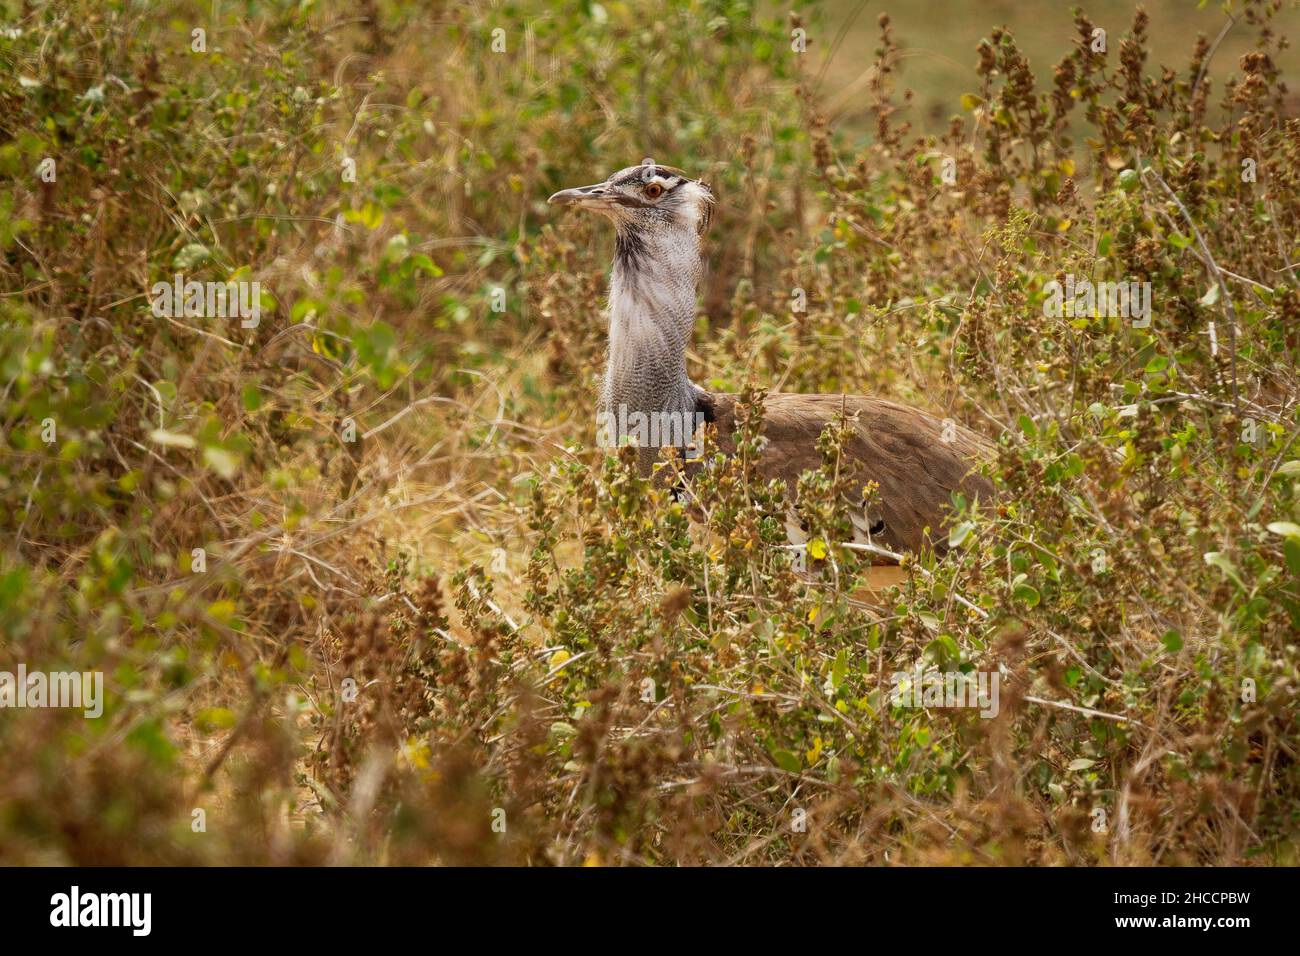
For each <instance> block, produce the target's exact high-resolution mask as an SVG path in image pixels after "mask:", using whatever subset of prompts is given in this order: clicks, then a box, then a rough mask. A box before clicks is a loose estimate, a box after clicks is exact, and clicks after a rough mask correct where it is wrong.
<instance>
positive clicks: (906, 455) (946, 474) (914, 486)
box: [701, 393, 995, 552]
mask: <svg viewBox="0 0 1300 956" xmlns="http://www.w3.org/2000/svg"><path fill="white" fill-rule="evenodd" d="M736 401H737V396H735V395H728V394H711V395H706V396H704V397H703V399H702V402H701V404H702V406H703V409H704V412H705V416H706V418H708V417H710V413H711V419H712V421H713V422H714V424H715V425H716V426H717V430H718V446H719V450H721V451H722V452H723V453H725V454H732V453H734V451H735V442H734V441H733V439H732V432H733V431H734V430H735V406H736ZM841 408H843V409H844V410H845V412H846V413H847V414H848V415H849V416H850V417H852V416H853V415H854V413H855V412H856V413H857V423H856V430H855V434H854V435H853V436H852V438H850V440H849V443H848V445H847V446H846V453H847V455H848V456H849V457H851V458H852V460H853V461H854V462H856V463H857V465H858V471H857V476H858V478H859V479H860V480H861V481H862V483H863V484H865V483H866V482H867V481H874V482H875V483H876V484H877V485H878V486H879V492H878V494H877V497H876V499H875V502H874V503H873V505H872V509H871V510H872V513H871V514H860V513H854V514H853V515H852V517H853V523H854V526H855V527H856V528H857V529H858V532H859V535H858V536H855V537H859V538H860V540H866V541H871V542H872V543H875V544H877V545H880V546H883V547H885V548H888V549H890V550H892V551H920V550H921V549H922V547H924V546H926V545H928V546H929V547H930V548H932V549H934V550H936V551H938V552H942V551H944V550H946V547H947V537H946V535H943V534H940V533H939V532H940V531H941V530H942V529H943V527H944V524H945V521H946V519H947V516H948V512H949V510H950V508H951V499H950V495H951V494H952V492H953V491H958V490H960V491H962V492H963V493H965V495H966V496H967V497H968V498H983V499H986V500H992V498H993V497H994V494H995V493H994V487H993V483H992V482H991V481H989V480H988V479H987V478H985V477H984V476H983V475H980V474H977V473H975V472H974V471H973V469H974V468H975V466H976V465H977V464H978V463H979V461H980V460H981V459H985V458H988V457H989V456H990V455H991V453H992V447H993V446H992V445H991V444H990V443H989V442H988V441H987V440H986V439H984V438H983V437H981V436H979V435H977V434H975V433H974V432H972V431H970V430H969V429H967V428H964V427H962V426H961V425H958V424H956V423H953V422H945V421H944V420H943V419H939V418H935V417H934V416H932V415H928V414H926V413H925V412H922V411H919V410H917V409H915V408H909V407H907V406H906V405H898V404H896V403H894V402H889V401H885V400H884V399H879V398H868V397H866V396H861V395H849V396H841V395H785V394H779V393H778V394H772V395H768V396H767V398H766V400H765V402H764V404H763V437H764V438H765V439H767V445H766V446H765V447H764V450H763V455H762V458H761V459H760V461H759V463H758V469H759V473H760V474H762V475H763V476H764V477H765V478H769V479H770V478H781V479H783V480H784V481H785V483H786V487H787V488H788V489H790V491H791V492H792V493H793V491H794V489H795V488H796V487H797V483H798V479H799V475H800V474H801V473H802V472H804V471H807V470H810V469H815V468H817V467H818V466H819V465H820V464H821V456H820V454H819V453H818V451H817V437H818V436H819V435H820V434H821V433H822V430H823V429H824V428H825V427H826V426H827V425H828V424H829V423H831V422H832V421H833V420H834V419H835V416H836V415H837V414H839V412H840V409H841ZM945 438H946V439H948V440H946V441H945ZM860 504H861V503H860V502H855V505H858V506H859V508H860ZM882 524H883V527H881V525H882ZM927 529H928V530H927Z"/></svg>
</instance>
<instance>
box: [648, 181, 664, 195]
mask: <svg viewBox="0 0 1300 956" xmlns="http://www.w3.org/2000/svg"><path fill="white" fill-rule="evenodd" d="M645 194H646V198H647V199H658V198H659V197H660V196H662V195H663V194H664V187H663V186H660V185H659V184H658V183H646V187H645Z"/></svg>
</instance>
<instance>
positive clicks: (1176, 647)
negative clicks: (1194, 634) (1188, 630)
mask: <svg viewBox="0 0 1300 956" xmlns="http://www.w3.org/2000/svg"><path fill="white" fill-rule="evenodd" d="M1160 643H1161V644H1163V645H1164V646H1165V650H1167V651H1168V652H1169V653H1170V654H1174V653H1177V652H1178V651H1181V650H1182V649H1183V636H1182V635H1181V634H1179V633H1178V632H1177V631H1172V630H1170V631H1165V633H1164V636H1163V637H1161V638H1160Z"/></svg>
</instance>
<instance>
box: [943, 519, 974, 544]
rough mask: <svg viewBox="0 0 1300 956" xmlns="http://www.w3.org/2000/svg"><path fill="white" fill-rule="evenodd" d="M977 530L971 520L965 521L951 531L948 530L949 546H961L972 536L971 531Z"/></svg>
mask: <svg viewBox="0 0 1300 956" xmlns="http://www.w3.org/2000/svg"><path fill="white" fill-rule="evenodd" d="M974 530H975V525H974V524H972V523H971V522H969V521H963V522H962V523H961V524H959V525H957V526H956V527H955V528H953V529H952V530H951V531H949V532H948V547H950V548H959V547H961V544H962V542H963V541H965V540H966V539H967V538H968V537H970V533H971V532H972V531H974Z"/></svg>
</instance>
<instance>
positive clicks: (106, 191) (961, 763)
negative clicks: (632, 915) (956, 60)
mask: <svg viewBox="0 0 1300 956" xmlns="http://www.w3.org/2000/svg"><path fill="white" fill-rule="evenodd" d="M1111 6H1113V5H1111ZM219 9H220V19H219V20H215V21H214V20H212V19H210V18H211V16H212V12H211V11H212V5H211V4H208V3H198V2H194V3H189V2H162V3H149V4H146V3H136V2H127V0H102V2H101V0H59V2H41V0H24V2H19V0H0V20H3V26H4V27H5V29H4V32H3V33H2V34H0V174H2V175H3V176H4V177H5V189H4V190H3V191H0V443H2V444H0V529H2V533H0V634H2V640H0V671H16V669H17V667H18V666H19V664H23V665H25V667H26V668H27V669H28V670H29V671H35V670H43V671H68V670H80V671H101V672H103V674H104V675H105V701H104V713H103V715H102V716H101V717H99V718H96V719H87V718H85V717H84V716H83V714H82V713H81V711H79V710H72V709H57V708H45V709H13V708H5V709H3V710H0V766H2V767H3V768H4V773H3V774H0V861H2V862H7V863H38V862H55V863H58V862H72V863H84V864H139V863H324V862H337V863H395V864H397V863H400V864H424V863H526V864H549V863H554V864H578V863H592V864H605V865H619V864H641V863H648V864H678V863H706V862H708V863H723V862H744V863H748V864H811V863H828V862H835V863H947V864H953V863H977V864H985V863H1035V864H1089V863H1110V862H1114V863H1159V864H1193V863H1202V864H1206V863H1212V864H1237V863H1243V862H1259V863H1264V864H1292V865H1293V864H1295V863H1296V862H1298V860H1297V858H1298V857H1300V826H1298V825H1300V767H1298V766H1297V762H1296V748H1297V746H1300V742H1298V740H1297V737H1298V736H1300V735H1298V734H1297V717H1296V695H1297V678H1298V675H1297V667H1298V666H1300V652H1298V651H1297V646H1296V633H1297V629H1298V625H1300V443H1298V442H1297V436H1298V435H1300V414H1298V413H1297V408H1298V407H1300V406H1298V398H1297V396H1298V388H1297V386H1298V385H1300V376H1298V375H1297V362H1298V360H1300V279H1298V278H1297V269H1300V120H1297V119H1296V118H1295V116H1294V109H1293V108H1292V107H1291V106H1290V105H1289V102H1288V99H1287V97H1288V95H1289V94H1287V93H1286V91H1285V87H1284V85H1283V83H1282V77H1281V74H1280V70H1279V64H1280V63H1281V62H1283V61H1282V59H1281V57H1283V56H1286V55H1289V54H1287V53H1285V52H1284V47H1283V40H1282V38H1281V37H1280V35H1279V31H1278V29H1277V25H1278V21H1279V20H1280V19H1281V15H1285V13H1289V12H1290V11H1292V10H1294V6H1291V7H1288V8H1287V10H1286V11H1282V6H1281V4H1280V3H1276V2H1247V3H1245V4H1244V5H1243V4H1241V3H1239V2H1234V3H1233V4H1232V5H1231V7H1230V10H1231V15H1232V16H1233V17H1235V18H1237V19H1238V21H1239V22H1238V23H1237V24H1236V26H1235V27H1234V28H1233V31H1232V34H1231V44H1234V45H1236V47H1235V50H1236V52H1235V53H1234V55H1233V57H1232V59H1231V60H1229V61H1225V59H1224V58H1225V57H1226V56H1227V53H1226V50H1227V47H1224V48H1223V49H1217V48H1216V47H1215V44H1214V41H1215V35H1214V34H1212V33H1211V34H1210V35H1207V36H1203V37H1202V38H1201V39H1199V40H1197V39H1196V38H1195V37H1194V36H1191V35H1187V36H1185V46H1186V50H1185V53H1184V54H1183V60H1182V62H1181V63H1180V64H1179V65H1178V66H1177V67H1175V68H1171V69H1168V70H1165V69H1163V68H1161V67H1159V66H1157V65H1155V64H1153V63H1151V62H1148V60H1147V49H1148V37H1147V33H1148V25H1147V20H1146V17H1145V14H1143V13H1141V12H1137V13H1135V14H1131V15H1130V16H1129V17H1128V21H1127V22H1126V23H1125V24H1122V25H1121V24H1117V23H1109V24H1108V44H1107V50H1106V51H1105V52H1100V51H1095V50H1094V49H1093V48H1092V46H1093V42H1092V37H1093V29H1094V24H1093V23H1092V22H1091V21H1090V20H1089V19H1088V18H1087V15H1086V14H1084V13H1082V12H1080V13H1077V14H1075V15H1074V19H1073V26H1071V27H1070V29H1069V31H1068V34H1069V37H1071V38H1072V39H1068V38H1067V39H1063V40H1062V42H1061V44H1060V46H1059V47H1058V48H1056V49H1054V50H1053V58H1052V59H1050V60H1044V61H1041V62H1040V61H1039V60H1038V59H1034V60H1033V61H1032V62H1031V61H1030V60H1029V59H1028V58H1026V56H1025V54H1024V53H1023V52H1022V51H1021V48H1020V47H1019V46H1018V45H1017V40H1016V37H1015V35H1014V25H1013V29H1003V28H999V27H996V25H995V23H994V22H989V23H987V25H986V26H987V32H986V33H985V34H984V39H983V40H982V41H981V42H980V43H979V45H978V48H977V49H972V50H970V51H969V54H968V56H967V57H966V60H965V61H963V62H966V61H969V63H970V64H971V68H970V70H969V73H968V76H967V81H968V82H967V83H966V85H965V87H964V88H963V89H961V90H960V92H958V93H957V94H955V96H954V99H953V101H952V102H951V103H950V104H949V107H948V109H947V111H946V114H945V115H951V116H953V117H954V118H953V119H952V120H951V122H950V123H947V124H945V125H943V126H942V127H940V128H938V131H937V132H936V133H934V134H933V135H927V136H924V137H923V138H918V133H917V130H921V129H930V128H934V127H933V124H932V123H930V122H928V121H927V120H926V118H925V117H924V116H920V117H917V116H913V115H912V114H913V113H914V112H916V111H915V110H909V108H908V106H907V103H908V97H907V95H906V93H905V91H904V89H903V86H904V83H903V78H905V76H906V74H904V76H903V77H900V74H899V66H900V62H901V60H900V57H899V52H898V46H897V43H896V40H895V37H894V34H895V32H897V31H896V28H895V27H893V26H891V25H890V24H889V23H888V21H887V20H885V21H878V20H876V11H875V10H874V9H873V10H872V11H870V13H869V14H866V15H865V16H868V17H870V19H869V20H865V21H862V22H861V23H858V25H857V26H855V27H854V28H853V32H850V34H848V35H849V36H851V37H853V38H854V39H852V40H849V41H846V44H847V45H846V44H841V46H840V50H839V52H838V53H837V55H836V63H839V62H840V60H842V59H846V58H847V59H848V60H849V61H850V62H852V63H856V64H857V71H856V72H858V73H862V72H863V71H866V72H865V77H864V80H863V82H862V84H861V85H860V87H858V88H857V90H856V91H855V92H854V94H853V96H854V97H855V100H854V107H853V109H852V110H849V111H846V110H844V109H843V108H842V105H841V106H840V107H837V108H835V109H831V108H829V107H828V104H827V100H828V98H830V97H831V96H833V94H834V93H835V87H834V84H827V83H824V82H820V83H819V82H818V75H819V72H820V69H821V62H822V61H821V59H820V56H821V51H826V50H829V49H830V48H831V46H832V45H833V40H834V36H835V34H836V30H837V24H838V22H839V21H838V20H837V18H834V17H830V16H827V15H825V14H824V13H822V12H820V11H819V9H818V8H817V7H811V8H806V7H804V6H803V5H800V6H799V8H798V9H799V10H800V11H801V12H798V13H795V14H791V15H788V16H787V14H786V12H785V11H780V12H779V13H778V12H776V11H772V12H763V11H756V10H755V9H754V8H753V7H752V6H751V5H749V4H747V3H744V2H727V0H715V2H702V0H668V2H665V3H664V4H661V5H660V6H659V8H658V9H656V10H653V11H651V10H648V9H646V8H645V7H644V5H641V4H624V3H604V4H597V3H592V2H576V3H564V2H561V3H554V2H548V3H543V2H540V0H518V2H513V3H504V4H500V5H497V6H489V5H486V4H441V3H429V4H425V3H413V2H400V0H361V2H357V0H350V2H343V0H301V2H289V0H276V2H272V0H262V2H259V0H247V2H244V3H239V4H234V3H231V4H222V5H219ZM971 9H975V10H977V9H978V6H977V5H972V6H971ZM1280 14H1281V15H1280ZM1025 15H1028V14H1025ZM1034 15H1035V16H1037V15H1038V14H1034ZM860 19H861V18H860ZM990 19H992V17H990ZM1066 22H1068V20H1067V21H1066ZM864 23H866V24H875V27H874V32H873V33H872V35H871V39H870V40H869V41H864V40H859V39H857V37H860V36H861V30H862V29H863V24H864ZM795 29H803V30H806V31H807V35H808V37H809V38H810V40H811V41H812V43H811V45H810V46H809V52H808V53H807V54H798V53H796V52H794V51H793V50H792V48H791V43H792V39H791V31H792V30H795ZM195 31H202V32H201V33H196V32H195ZM495 31H500V32H495ZM909 40H910V41H911V42H913V43H918V42H919V41H921V40H924V37H916V36H912V37H910V38H909ZM1169 40H1170V38H1169V36H1168V35H1164V36H1162V37H1161V44H1162V45H1163V46H1167V45H1168V44H1169ZM1211 64H1212V67H1211ZM837 69H838V67H837ZM855 75H856V74H855ZM1036 76H1037V79H1036ZM927 95H933V94H927ZM927 109H928V107H927ZM1288 111H1289V112H1288ZM909 122H913V126H914V128H912V129H909V128H908V127H907V126H906V125H905V124H907V123H909ZM644 156H652V157H654V158H656V159H657V160H659V161H660V162H662V163H667V164H672V165H676V166H680V167H683V168H685V169H686V170H688V171H689V172H690V173H692V174H695V175H699V176H701V177H703V178H705V179H707V180H708V181H709V182H710V184H711V185H712V186H713V188H714V191H715V193H716V194H717V195H718V197H719V200H720V201H719V205H718V207H717V210H716V213H715V217H714V223H713V226H712V229H711V232H710V235H709V237H708V239H707V242H706V246H707V249H708V255H709V260H710V273H709V277H708V279H707V280H706V284H705V287H704V289H703V290H702V296H701V309H700V320H699V324H698V328H697V333H696V341H695V347H694V350H693V352H692V353H691V369H690V371H691V374H692V377H693V378H694V379H695V380H696V381H697V382H701V383H702V384H705V385H706V386H708V387H710V388H716V389H720V390H727V391H742V390H745V391H748V393H749V394H750V395H751V397H754V396H755V395H756V394H757V391H756V390H757V389H758V388H760V387H765V388H773V389H775V388H779V389H780V390H785V391H799V390H803V391H824V392H838V391H841V390H843V391H849V392H865V393H876V394H882V395H886V396H889V397H891V398H895V399H898V400H902V401H907V402H912V403H914V404H917V405H920V406H922V407H926V408H928V409H930V410H933V411H935V412H937V413H939V414H941V415H947V416H950V417H952V418H954V419H959V420H961V421H963V422H966V423H968V424H969V425H970V426H971V427H973V428H975V429H977V430H980V431H981V432H983V433H985V434H987V435H988V436H989V437H990V438H993V439H996V440H997V441H998V442H999V446H998V447H999V452H998V457H997V460H996V461H995V462H992V463H990V464H989V466H988V468H989V473H990V475H992V476H993V477H994V478H995V480H996V481H997V483H998V485H999V488H1000V490H1001V498H1000V500H999V502H998V504H997V505H996V507H982V508H969V507H963V508H962V510H961V512H960V514H959V516H958V520H957V523H956V524H955V526H954V527H953V529H952V531H951V536H950V540H951V542H952V544H953V545H954V548H953V551H952V552H951V553H950V554H949V555H948V556H947V557H945V558H944V559H943V560H942V561H936V560H934V559H933V557H930V556H923V557H920V558H916V559H912V560H909V562H908V563H907V565H906V567H905V569H904V570H905V574H904V575H902V577H903V578H904V580H903V582H902V583H901V584H900V585H898V586H896V587H891V588H887V589H884V590H880V589H876V590H870V589H865V590H864V588H863V587H862V585H863V582H864V576H865V575H866V574H867V565H866V563H865V561H864V560H863V558H864V555H863V554H862V553H861V552H858V551H854V550H852V549H850V548H847V547H845V546H844V545H842V544H841V543H840V542H841V541H843V539H844V534H845V530H846V528H847V516H846V514H845V513H844V510H843V505H842V503H841V502H842V499H843V494H842V493H843V492H846V491H847V492H849V493H853V491H854V490H855V488H857V487H860V486H861V484H862V479H861V477H859V476H855V475H853V474H848V473H845V471H844V470H842V469H840V467H839V456H838V452H837V449H838V446H839V441H840V437H839V436H838V434H837V433H836V432H835V430H834V429H832V430H830V431H828V433H827V434H826V435H824V436H823V437H822V441H821V445H820V447H821V450H822V452H823V458H824V465H823V467H822V469H821V470H820V471H817V472H809V473H807V474H806V475H805V476H804V478H803V480H802V481H801V482H800V492H801V496H802V499H801V505H800V507H801V510H802V512H803V516H804V518H805V519H806V521H807V522H808V524H809V525H810V527H811V528H812V529H813V531H814V535H815V541H814V545H815V546H814V547H810V549H809V550H810V556H811V559H812V560H811V570H812V575H811V577H809V578H805V577H801V576H799V575H797V574H795V573H794V571H793V570H792V568H791V560H790V554H789V552H788V551H787V550H785V549H783V548H782V547H781V545H783V544H784V542H785V536H784V531H783V529H782V523H781V520H780V512H781V505H780V502H781V500H782V492H783V489H781V488H778V487H771V486H767V485H764V484H763V483H762V482H761V480H760V479H759V478H758V477H757V475H756V472H755V469H754V456H756V455H758V454H759V453H760V452H759V443H758V442H757V440H756V436H757V428H758V415H757V413H755V414H754V415H753V416H752V417H751V418H750V419H749V420H748V421H747V422H746V423H745V425H744V428H743V430H742V434H741V436H740V437H741V442H740V444H741V448H742V450H743V454H741V455H740V456H739V457H737V458H736V459H735V460H732V461H728V462H719V463H718V464H717V466H716V467H715V468H713V469H712V470H709V471H707V472H706V473H704V474H703V476H702V477H701V478H700V479H699V481H698V482H697V485H696V487H695V488H694V500H693V502H692V503H691V504H689V505H685V504H683V503H680V502H677V501H674V500H673V498H672V496H671V495H668V494H666V493H665V492H664V491H663V490H661V489H660V488H659V487H657V486H656V485H655V484H653V483H652V482H647V481H644V480H642V479H641V478H639V477H637V473H636V469H635V467H634V464H633V458H634V456H633V454H632V452H631V450H624V451H622V452H621V453H619V454H617V455H606V454H605V453H604V452H603V451H602V450H601V449H599V448H595V447H593V444H594V436H595V420H594V399H595V393H596V385H597V382H598V379H599V375H600V373H601V365H602V356H603V350H604V328H603V325H602V322H601V318H600V309H601V304H602V297H603V294H604V273H605V270H606V268H607V266H608V262H609V258H610V249H611V246H612V239H611V237H610V236H609V235H608V232H607V229H606V228H605V226H604V224H603V223H601V222H599V221H597V220H596V219H595V217H577V216H565V215H563V214H562V213H559V212H558V211H557V210H556V209H554V208H553V207H548V206H547V205H546V203H545V199H546V197H547V195H549V194H550V193H551V192H552V191H554V190H556V189H559V188H562V187H567V186H572V185H577V184H582V183H589V182H593V181H595V180H597V179H600V178H603V177H604V176H605V175H606V174H607V173H609V172H610V171H612V170H614V169H617V168H619V167H622V166H625V165H628V164H630V163H633V162H637V161H639V160H640V159H641V158H642V157H644ZM47 159H49V160H52V165H51V164H47V163H46V162H45V161H46V160H47ZM50 173H52V174H53V175H50ZM178 273H179V274H183V275H184V277H185V278H186V279H193V280H197V281H199V282H227V281H231V282H236V283H239V282H248V283H251V282H252V281H257V282H258V283H259V286H260V294H259V295H258V297H257V303H258V305H259V308H260V317H259V319H258V321H257V322H256V323H250V322H242V323H241V322H240V321H239V319H237V318H213V317H202V316H195V315H186V314H183V311H184V310H182V314H180V315H171V316H167V315H161V316H160V315H157V314H156V311H157V310H156V309H155V308H154V296H153V293H152V290H153V287H154V284H155V283H159V282H163V283H170V282H172V281H173V279H174V276H175V275H177V274H178ZM1076 280H1077V281H1085V280H1086V281H1095V282H1121V281H1122V282H1126V283H1127V282H1134V283H1139V284H1140V283H1150V294H1151V311H1150V321H1149V323H1147V322H1143V321H1141V320H1139V321H1137V322H1136V323H1135V322H1134V320H1133V319H1131V318H1125V317H1123V316H1114V315H1108V314H1105V310H1092V311H1081V312H1080V313H1078V314H1072V313H1063V314H1053V313H1054V310H1053V309H1052V308H1051V306H1050V300H1051V298H1052V289H1051V286H1050V283H1051V282H1053V281H1058V282H1061V283H1065V282H1067V281H1071V282H1073V281H1076ZM794 290H804V293H805V294H806V299H807V308H806V310H805V311H795V310H793V309H792V301H794V299H795V293H794ZM918 662H921V663H924V664H926V665H929V666H933V667H937V668H939V669H940V670H944V671H953V670H960V671H966V672H993V671H997V672H999V673H1000V674H1001V675H1002V690H1001V699H1000V708H999V713H998V715H997V716H996V717H994V718H992V719H983V718H981V717H980V716H979V714H978V713H977V712H976V711H974V710H971V709H944V708H926V709H922V708H909V707H903V706H899V705H896V704H894V703H893V702H892V701H891V699H890V687H891V675H892V674H894V673H895V672H898V671H908V670H913V669H914V668H915V667H916V666H917V664H918ZM196 811H202V813H197V812H196Z"/></svg>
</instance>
